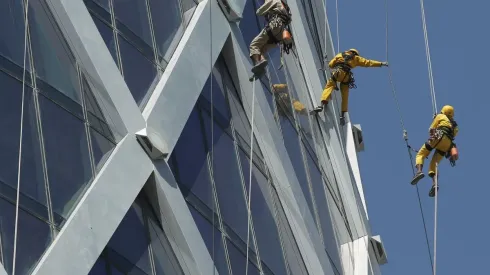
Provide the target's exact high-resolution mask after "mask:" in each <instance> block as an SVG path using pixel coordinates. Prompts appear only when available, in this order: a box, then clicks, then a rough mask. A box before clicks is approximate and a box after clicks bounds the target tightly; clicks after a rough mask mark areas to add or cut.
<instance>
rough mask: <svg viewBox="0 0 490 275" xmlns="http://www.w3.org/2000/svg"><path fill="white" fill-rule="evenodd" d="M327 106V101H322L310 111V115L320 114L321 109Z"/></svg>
mask: <svg viewBox="0 0 490 275" xmlns="http://www.w3.org/2000/svg"><path fill="white" fill-rule="evenodd" d="M327 104H328V101H326V100H322V104H321V105H319V106H317V107H315V109H313V110H311V111H310V114H318V113H321V112H322V111H323V108H325V107H326V106H327Z"/></svg>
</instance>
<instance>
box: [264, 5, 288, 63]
mask: <svg viewBox="0 0 490 275" xmlns="http://www.w3.org/2000/svg"><path fill="white" fill-rule="evenodd" d="M281 3H282V5H283V7H284V9H285V10H286V11H287V15H286V14H283V13H268V14H266V15H265V20H266V21H267V24H266V26H265V31H266V32H267V35H268V36H269V41H268V43H269V44H279V43H281V44H282V49H283V50H284V51H285V52H286V54H289V51H290V50H291V49H292V48H293V45H292V43H291V44H286V43H282V42H283V41H282V40H278V39H277V38H276V37H275V36H274V34H273V33H272V29H271V24H280V25H282V27H283V31H284V30H287V31H288V32H289V33H290V34H291V37H292V35H293V33H292V31H291V26H290V24H291V17H292V14H291V10H290V9H289V6H288V5H287V4H286V3H285V2H284V1H281ZM281 33H282V32H281Z"/></svg>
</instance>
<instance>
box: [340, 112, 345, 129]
mask: <svg viewBox="0 0 490 275" xmlns="http://www.w3.org/2000/svg"><path fill="white" fill-rule="evenodd" d="M344 114H345V113H342V114H341V115H340V126H344V125H345V115H344Z"/></svg>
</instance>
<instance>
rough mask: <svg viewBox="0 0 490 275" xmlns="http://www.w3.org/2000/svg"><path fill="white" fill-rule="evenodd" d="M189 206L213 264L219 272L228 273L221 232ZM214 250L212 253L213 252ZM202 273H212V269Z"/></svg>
mask: <svg viewBox="0 0 490 275" xmlns="http://www.w3.org/2000/svg"><path fill="white" fill-rule="evenodd" d="M188 206H189V210H190V212H191V214H192V217H193V218H194V221H195V222H196V225H197V228H198V229H199V232H200V233H201V237H202V238H203V240H204V243H205V244H206V247H207V248H208V251H209V254H210V255H211V258H212V259H213V262H214V265H215V266H216V269H217V270H218V272H219V274H228V264H227V263H226V259H225V251H224V248H223V242H222V239H221V232H220V231H219V230H218V229H217V228H215V227H213V226H212V224H211V223H210V222H209V221H207V220H206V219H205V218H204V217H203V216H201V214H200V213H199V212H197V211H196V210H195V209H194V208H193V207H192V206H190V205H188ZM213 252H214V253H213ZM203 273H204V274H213V271H212V270H210V271H209V272H203Z"/></svg>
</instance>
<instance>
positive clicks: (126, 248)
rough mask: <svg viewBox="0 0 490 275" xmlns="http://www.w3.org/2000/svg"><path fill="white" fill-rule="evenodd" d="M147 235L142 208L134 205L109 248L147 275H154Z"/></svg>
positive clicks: (115, 233)
mask: <svg viewBox="0 0 490 275" xmlns="http://www.w3.org/2000/svg"><path fill="white" fill-rule="evenodd" d="M147 234H148V231H147V229H146V227H145V221H144V217H143V213H142V210H141V207H140V206H139V205H138V204H137V203H133V205H132V206H131V208H130V209H129V210H128V212H127V213H126V216H124V218H123V220H122V221H121V223H120V224H119V227H118V228H117V230H116V232H114V235H112V238H111V239H110V241H109V243H108V246H109V247H110V248H112V249H113V250H114V251H116V252H117V253H118V254H119V255H120V256H122V257H124V258H125V259H126V260H127V261H129V262H130V263H131V264H133V265H135V266H137V267H138V268H140V269H141V270H143V271H144V272H145V273H146V274H152V272H151V265H150V254H149V250H148V246H149V243H150V242H149V240H148V235H147Z"/></svg>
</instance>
